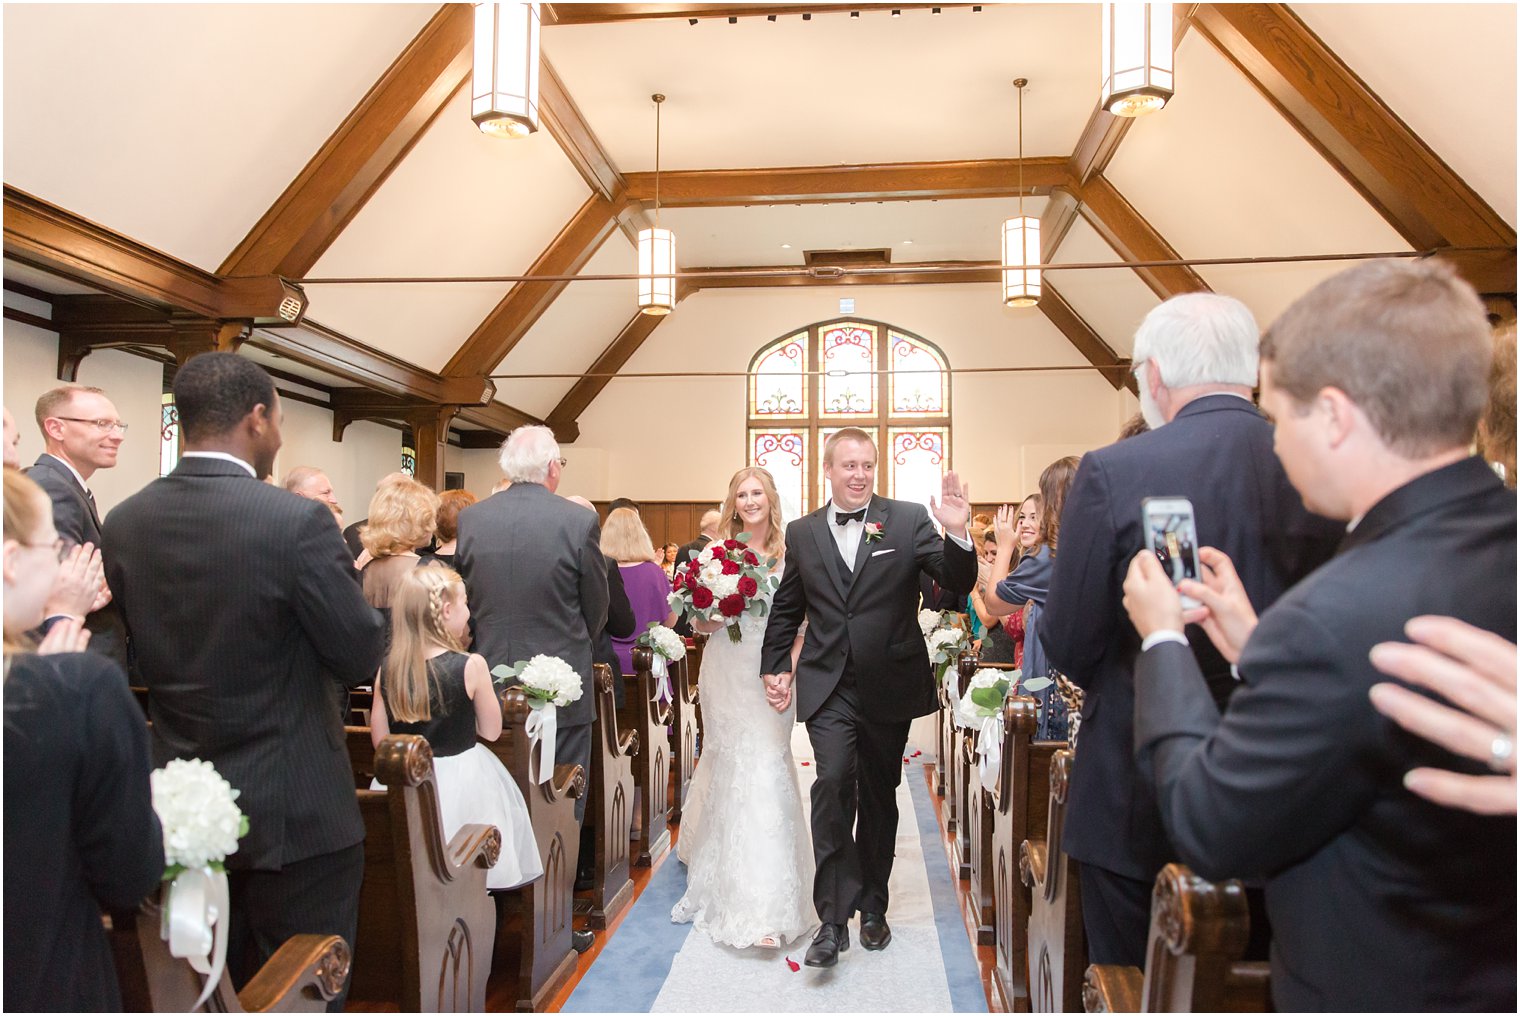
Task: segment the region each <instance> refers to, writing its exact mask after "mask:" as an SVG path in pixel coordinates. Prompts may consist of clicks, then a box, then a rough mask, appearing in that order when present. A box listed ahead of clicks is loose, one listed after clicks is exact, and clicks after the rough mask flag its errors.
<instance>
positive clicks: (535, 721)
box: [524, 702, 559, 783]
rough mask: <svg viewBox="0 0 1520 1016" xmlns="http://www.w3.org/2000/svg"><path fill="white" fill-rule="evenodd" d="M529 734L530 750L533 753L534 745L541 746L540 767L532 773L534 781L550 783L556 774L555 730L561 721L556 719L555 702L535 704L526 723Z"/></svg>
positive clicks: (525, 727)
mask: <svg viewBox="0 0 1520 1016" xmlns="http://www.w3.org/2000/svg"><path fill="white" fill-rule="evenodd" d="M524 729H525V730H526V731H527V734H528V751H529V755H530V758H531V753H532V750H533V748H534V747H540V746H541V747H540V751H539V753H538V767H537V770H536V771H534V772H533V773H532V776H531V778H532V780H533V782H534V783H548V782H549V779H550V777H552V776H553V775H554V742H555V732H556V731H557V730H558V729H559V722H558V721H557V720H556V719H555V711H554V703H553V702H545V703H544V704H543V705H541V706H534V707H533V708H532V709H531V710H530V711H529V712H528V722H527V723H526V724H525V725H524Z"/></svg>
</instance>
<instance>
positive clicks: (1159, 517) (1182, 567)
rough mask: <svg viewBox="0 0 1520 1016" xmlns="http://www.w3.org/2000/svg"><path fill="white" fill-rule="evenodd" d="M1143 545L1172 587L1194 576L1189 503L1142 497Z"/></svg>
mask: <svg viewBox="0 0 1520 1016" xmlns="http://www.w3.org/2000/svg"><path fill="white" fill-rule="evenodd" d="M1141 510H1142V515H1143V518H1144V525H1145V543H1146V546H1147V547H1149V548H1150V549H1151V550H1152V551H1153V552H1154V553H1155V555H1156V558H1157V560H1159V561H1160V562H1161V568H1162V570H1163V571H1165V572H1166V575H1167V578H1169V579H1171V580H1172V585H1174V586H1175V585H1177V584H1178V583H1179V582H1181V581H1182V580H1183V579H1197V578H1198V577H1199V576H1198V530H1197V528H1196V526H1195V524H1194V521H1193V503H1192V502H1191V501H1189V500H1188V499H1187V498H1185V497H1169V498H1146V499H1145V501H1144V503H1143V504H1142V506H1141Z"/></svg>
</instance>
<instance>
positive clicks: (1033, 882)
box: [1019, 840, 1046, 889]
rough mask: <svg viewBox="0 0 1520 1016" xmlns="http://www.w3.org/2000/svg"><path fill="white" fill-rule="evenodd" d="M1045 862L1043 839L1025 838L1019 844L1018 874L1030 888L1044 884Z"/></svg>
mask: <svg viewBox="0 0 1520 1016" xmlns="http://www.w3.org/2000/svg"><path fill="white" fill-rule="evenodd" d="M1045 862H1046V853H1045V843H1044V841H1043V840H1025V841H1024V842H1023V843H1022V844H1020V845H1019V875H1020V877H1021V878H1022V879H1023V880H1024V884H1025V885H1027V886H1028V887H1029V888H1030V889H1037V888H1039V887H1040V886H1042V885H1044V884H1045Z"/></svg>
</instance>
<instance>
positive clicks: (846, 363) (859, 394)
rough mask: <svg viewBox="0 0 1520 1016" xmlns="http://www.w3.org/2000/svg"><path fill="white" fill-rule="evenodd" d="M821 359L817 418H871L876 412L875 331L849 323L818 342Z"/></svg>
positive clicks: (828, 330) (836, 326) (832, 328)
mask: <svg viewBox="0 0 1520 1016" xmlns="http://www.w3.org/2000/svg"><path fill="white" fill-rule="evenodd" d="M819 343H820V347H821V353H822V355H821V356H820V357H819V362H820V364H821V365H822V366H820V367H819V370H820V371H822V373H823V377H822V378H821V379H820V380H821V382H822V388H823V393H822V399H821V401H820V404H819V408H820V410H821V413H820V414H819V415H820V416H826V417H840V416H871V415H873V414H875V412H876V387H877V385H876V375H875V370H876V329H875V328H874V327H872V326H871V325H862V324H856V323H854V322H849V323H846V324H841V325H835V326H833V327H831V328H829V329H827V330H826V331H824V333H823V334H822V336H820V338H819Z"/></svg>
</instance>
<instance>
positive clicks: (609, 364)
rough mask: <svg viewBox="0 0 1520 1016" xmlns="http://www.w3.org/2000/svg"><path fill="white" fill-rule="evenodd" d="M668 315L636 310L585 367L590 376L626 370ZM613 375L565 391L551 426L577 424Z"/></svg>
mask: <svg viewBox="0 0 1520 1016" xmlns="http://www.w3.org/2000/svg"><path fill="white" fill-rule="evenodd" d="M669 316H670V315H668V314H660V315H654V314H644V313H639V312H635V313H634V315H633V318H632V319H631V320H629V322H628V323H627V324H626V325H624V326H623V330H622V331H620V332H619V333H618V336H617V338H615V339H613V340H612V342H611V344H610V345H608V346H607V348H606V349H604V350H603V351H602V355H601V356H599V357H597V358H596V362H595V363H593V364H592V365H591V366H590V367H587V368H586V373H587V374H588V375H593V374H594V375H611V374H616V373H617V372H618V371H620V370H622V369H623V364H625V363H627V362H628V360H629V359H630V358H631V357H632V356H633V354H634V353H637V352H638V351H639V347H640V346H642V345H643V344H644V340H645V339H647V338H649V336H650V335H651V334H653V333H654V330H655V329H656V328H658V327H660V325H661V324H662V323H663V322H664V321H665V319H666V318H668V317H669ZM611 380H612V378H611V377H608V376H601V377H583V378H581V379H580V380H579V381H577V382H575V384H574V385H573V386H572V387H571V389H570V390H569V391H568V392H566V393H565V397H564V398H562V399H560V400H559V405H557V406H555V407H554V409H553V410H551V411H550V413H549V426H551V427H563V426H566V425H575V424H576V421H577V420H579V419H580V415H581V414H582V413H584V412H585V411H586V407H587V406H589V405H591V403H592V402H594V401H595V400H596V397H597V396H598V395H600V394H601V393H602V389H604V388H606V387H607V383H608V382H609V381H611Z"/></svg>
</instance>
